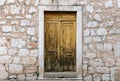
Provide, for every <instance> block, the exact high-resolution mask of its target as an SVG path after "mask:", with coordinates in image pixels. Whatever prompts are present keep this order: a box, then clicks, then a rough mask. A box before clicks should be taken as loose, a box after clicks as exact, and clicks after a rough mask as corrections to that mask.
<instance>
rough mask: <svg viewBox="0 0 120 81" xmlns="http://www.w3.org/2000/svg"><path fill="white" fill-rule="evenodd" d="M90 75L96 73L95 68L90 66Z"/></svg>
mask: <svg viewBox="0 0 120 81" xmlns="http://www.w3.org/2000/svg"><path fill="white" fill-rule="evenodd" d="M88 73H89V74H94V73H95V67H93V66H89V67H88Z"/></svg>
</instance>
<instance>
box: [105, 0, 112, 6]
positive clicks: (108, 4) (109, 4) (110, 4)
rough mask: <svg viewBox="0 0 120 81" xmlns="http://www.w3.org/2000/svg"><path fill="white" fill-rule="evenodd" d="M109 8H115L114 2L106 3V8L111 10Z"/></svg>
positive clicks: (110, 0)
mask: <svg viewBox="0 0 120 81" xmlns="http://www.w3.org/2000/svg"><path fill="white" fill-rule="evenodd" d="M109 7H113V1H112V0H109V1H107V2H105V8H109Z"/></svg>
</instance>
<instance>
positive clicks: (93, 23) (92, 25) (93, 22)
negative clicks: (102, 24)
mask: <svg viewBox="0 0 120 81" xmlns="http://www.w3.org/2000/svg"><path fill="white" fill-rule="evenodd" d="M87 26H88V27H97V26H98V22H96V21H90V22H88V23H87Z"/></svg>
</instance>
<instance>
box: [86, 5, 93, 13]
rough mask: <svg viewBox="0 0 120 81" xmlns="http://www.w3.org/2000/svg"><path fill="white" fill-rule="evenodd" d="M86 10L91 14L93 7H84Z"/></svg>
mask: <svg viewBox="0 0 120 81" xmlns="http://www.w3.org/2000/svg"><path fill="white" fill-rule="evenodd" d="M86 10H87V11H88V12H90V13H92V12H93V11H94V8H93V6H91V5H87V6H86Z"/></svg>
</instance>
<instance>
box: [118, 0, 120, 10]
mask: <svg viewBox="0 0 120 81" xmlns="http://www.w3.org/2000/svg"><path fill="white" fill-rule="evenodd" d="M118 8H120V0H118Z"/></svg>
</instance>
